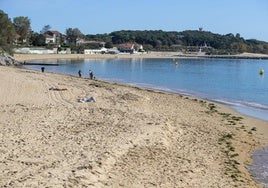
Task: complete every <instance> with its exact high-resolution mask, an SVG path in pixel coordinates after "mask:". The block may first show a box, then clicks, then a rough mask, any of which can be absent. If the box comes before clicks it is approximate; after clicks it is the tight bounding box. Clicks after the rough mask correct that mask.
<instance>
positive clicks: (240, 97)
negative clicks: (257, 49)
mask: <svg viewBox="0 0 268 188" xmlns="http://www.w3.org/2000/svg"><path fill="white" fill-rule="evenodd" d="M31 63H58V64H60V65H59V66H45V71H52V72H59V73H64V74H72V75H78V73H77V72H78V70H81V71H82V76H83V77H89V70H92V71H93V72H94V74H95V76H96V78H98V79H103V80H108V81H114V82H119V83H125V84H130V85H135V86H140V87H146V88H153V89H159V90H164V91H168V92H174V93H181V94H186V95H193V96H196V97H200V98H204V99H209V100H212V101H216V102H220V103H224V104H228V105H229V106H231V107H232V108H234V109H235V110H237V111H239V112H241V113H243V114H246V115H249V116H253V117H256V118H259V119H263V120H267V121H268V60H261V59H260V60H256V59H139V58H137V59H101V60H89V59H85V60H66V59H62V60H33V61H31ZM27 68H29V69H36V70H40V68H41V66H37V65H35V66H27ZM261 69H263V70H264V71H266V72H265V73H264V75H262V76H261V75H260V74H259V71H260V70H261ZM266 74H267V75H266Z"/></svg>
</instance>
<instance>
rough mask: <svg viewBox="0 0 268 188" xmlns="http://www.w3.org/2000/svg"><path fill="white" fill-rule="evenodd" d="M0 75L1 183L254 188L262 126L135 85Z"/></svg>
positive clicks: (14, 72)
mask: <svg viewBox="0 0 268 188" xmlns="http://www.w3.org/2000/svg"><path fill="white" fill-rule="evenodd" d="M47 58H48V59H49V58H50V56H47ZM164 58H165V57H164ZM28 60H29V59H28ZM0 75H1V78H2V79H3V82H1V83H0V86H1V88H6V89H5V90H4V89H3V91H4V92H2V93H1V98H0V101H1V107H2V111H3V113H2V114H3V115H1V116H0V120H1V124H2V125H3V127H1V132H3V134H4V135H5V138H4V137H3V138H2V140H0V141H1V142H2V143H4V145H2V148H0V149H1V152H2V153H3V156H4V158H1V161H0V162H1V163H2V164H4V165H3V167H0V171H1V172H2V175H0V176H1V178H0V185H7V184H9V183H11V184H12V183H13V184H12V185H14V186H16V185H17V186H23V185H24V186H25V185H37V186H38V185H42V186H44V185H46V186H53V185H54V186H56V185H58V186H60V185H64V182H65V185H69V186H83V185H84V186H85V185H91V186H92V187H94V186H95V187H96V186H100V187H109V186H131V185H133V184H135V185H140V186H146V185H155V186H166V187H168V186H171V187H172V186H173V187H176V186H179V185H180V186H184V187H194V186H201V187H202V186H203V187H211V186H217V187H234V186H238V187H261V185H259V184H256V183H255V182H254V180H253V179H252V177H251V176H250V173H249V171H248V169H247V168H248V166H249V165H250V164H251V162H252V159H251V152H252V151H254V150H256V149H259V148H262V147H264V146H267V145H268V123H267V122H265V121H261V120H258V119H254V118H251V117H248V116H245V115H241V114H240V113H238V112H236V111H235V110H233V109H231V108H230V107H228V106H226V105H222V104H219V103H216V102H210V101H206V100H201V99H198V98H196V97H191V96H183V95H178V94H172V93H168V92H164V91H157V90H153V89H144V88H139V87H136V86H127V85H124V84H118V83H112V82H107V81H99V80H88V79H85V78H78V77H76V76H70V75H62V74H56V73H40V72H38V71H32V70H27V69H15V68H13V67H0ZM21 80H23V82H21ZM49 88H59V89H66V90H63V91H53V90H49ZM90 96H94V97H95V98H96V102H95V103H79V102H77V98H81V97H90ZM254 127H255V128H254ZM0 147H1V146H0ZM234 161H237V162H238V163H234ZM25 167H26V168H25ZM16 169H17V170H16ZM23 169H27V170H23ZM228 169H229V170H228ZM15 171H16V172H15ZM238 172H239V173H238ZM11 174H12V176H11ZM23 177H24V178H23ZM20 178H23V179H22V181H19V180H20ZM70 179H73V180H75V181H70ZM50 182H52V183H50ZM75 182H76V183H75ZM66 183H67V184H66Z"/></svg>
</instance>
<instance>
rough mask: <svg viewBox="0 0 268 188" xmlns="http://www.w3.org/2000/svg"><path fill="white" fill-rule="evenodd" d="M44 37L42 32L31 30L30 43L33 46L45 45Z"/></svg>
mask: <svg viewBox="0 0 268 188" xmlns="http://www.w3.org/2000/svg"><path fill="white" fill-rule="evenodd" d="M45 40H46V38H45V36H44V35H43V34H39V33H36V32H32V34H31V37H30V43H31V44H32V45H33V46H45V45H46V42H45Z"/></svg>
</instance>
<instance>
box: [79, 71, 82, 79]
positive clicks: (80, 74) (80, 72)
mask: <svg viewBox="0 0 268 188" xmlns="http://www.w3.org/2000/svg"><path fill="white" fill-rule="evenodd" d="M78 75H79V77H80V78H81V76H82V71H81V70H79V71H78Z"/></svg>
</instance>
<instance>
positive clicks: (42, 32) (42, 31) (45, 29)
mask: <svg viewBox="0 0 268 188" xmlns="http://www.w3.org/2000/svg"><path fill="white" fill-rule="evenodd" d="M50 29H51V27H50V25H45V26H44V27H43V29H42V30H41V31H40V33H41V34H44V33H46V32H47V31H49V30H50Z"/></svg>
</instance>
